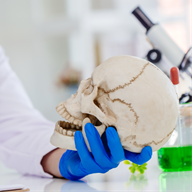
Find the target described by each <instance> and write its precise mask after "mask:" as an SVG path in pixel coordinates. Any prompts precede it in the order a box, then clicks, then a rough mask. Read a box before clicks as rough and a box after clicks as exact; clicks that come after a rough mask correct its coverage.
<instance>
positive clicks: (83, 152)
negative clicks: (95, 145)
mask: <svg viewBox="0 0 192 192" xmlns="http://www.w3.org/2000/svg"><path fill="white" fill-rule="evenodd" d="M74 137H75V147H76V149H77V152H78V154H79V157H80V159H81V163H82V164H83V166H84V165H85V164H86V163H87V162H89V163H90V162H92V161H93V157H92V156H91V154H90V152H89V150H88V149H87V145H86V144H85V141H84V138H83V135H82V133H81V132H80V131H76V132H75V136H74Z"/></svg>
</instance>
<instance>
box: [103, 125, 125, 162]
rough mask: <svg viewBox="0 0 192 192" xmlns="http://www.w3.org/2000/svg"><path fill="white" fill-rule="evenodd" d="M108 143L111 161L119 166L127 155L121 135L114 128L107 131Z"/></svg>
mask: <svg viewBox="0 0 192 192" xmlns="http://www.w3.org/2000/svg"><path fill="white" fill-rule="evenodd" d="M106 136H107V143H108V147H109V149H110V153H111V156H110V159H111V161H112V162H113V163H115V164H119V163H120V162H121V161H123V160H125V154H124V150H123V147H122V145H121V141H120V139H119V135H118V133H117V131H116V130H115V129H114V128H113V127H108V128H107V130H106Z"/></svg>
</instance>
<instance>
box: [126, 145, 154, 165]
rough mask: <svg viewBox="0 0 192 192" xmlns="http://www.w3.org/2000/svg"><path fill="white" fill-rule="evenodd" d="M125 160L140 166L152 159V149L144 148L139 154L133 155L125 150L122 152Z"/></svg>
mask: <svg viewBox="0 0 192 192" xmlns="http://www.w3.org/2000/svg"><path fill="white" fill-rule="evenodd" d="M124 152H125V158H126V159H128V160H130V161H132V162H133V163H136V164H138V165H142V164H144V163H146V162H147V161H149V160H150V159H151V157H152V153H153V152H152V148H151V147H150V146H146V147H144V148H143V149H142V151H141V153H133V152H130V151H127V150H124Z"/></svg>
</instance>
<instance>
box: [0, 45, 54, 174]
mask: <svg viewBox="0 0 192 192" xmlns="http://www.w3.org/2000/svg"><path fill="white" fill-rule="evenodd" d="M53 130H54V123H52V122H50V121H48V120H47V119H45V118H44V117H43V115H42V114H41V113H40V112H39V111H37V110H36V109H35V108H34V107H33V105H32V103H31V101H30V99H29V98H28V96H27V94H26V92H25V90H24V88H23V86H22V84H21V82H20V81H19V79H18V77H17V76H16V74H15V73H14V72H13V71H12V69H11V67H10V65H9V61H8V58H7V57H6V56H5V54H4V50H3V49H2V47H0V160H1V161H2V162H3V163H4V164H5V165H6V166H8V167H10V168H13V169H16V170H17V171H18V172H20V173H22V174H30V175H37V176H42V177H52V176H51V175H49V174H47V173H45V172H44V171H43V168H42V166H41V163H40V162H41V160H42V157H43V156H44V155H45V154H47V153H48V152H50V151H52V150H53V149H55V147H54V146H52V145H51V144H50V137H51V135H52V133H53Z"/></svg>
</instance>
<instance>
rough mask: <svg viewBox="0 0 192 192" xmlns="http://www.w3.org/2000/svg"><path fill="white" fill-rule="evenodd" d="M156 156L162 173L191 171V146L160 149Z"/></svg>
mask: <svg viewBox="0 0 192 192" xmlns="http://www.w3.org/2000/svg"><path fill="white" fill-rule="evenodd" d="M157 154H158V162H159V166H160V168H161V169H162V170H163V171H166V172H167V171H190V170H192V146H183V147H162V148H161V149H159V150H158V152H157Z"/></svg>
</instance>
